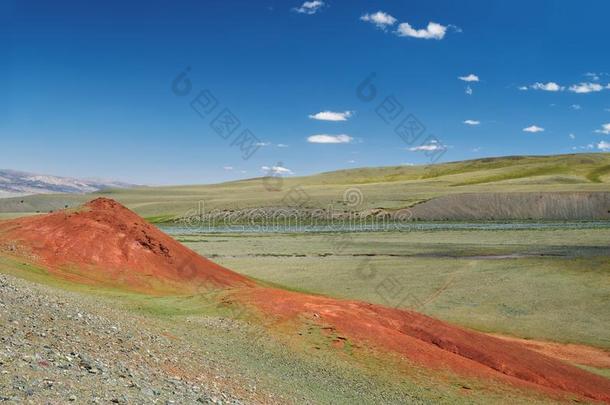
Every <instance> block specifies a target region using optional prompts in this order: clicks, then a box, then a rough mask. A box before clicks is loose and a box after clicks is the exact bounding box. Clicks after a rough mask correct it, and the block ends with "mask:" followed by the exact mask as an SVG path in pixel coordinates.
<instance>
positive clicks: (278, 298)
mask: <svg viewBox="0 0 610 405" xmlns="http://www.w3.org/2000/svg"><path fill="white" fill-rule="evenodd" d="M0 251H4V252H6V251H8V252H9V254H11V255H13V256H18V257H19V258H20V259H22V260H27V261H30V262H32V263H35V264H37V265H40V266H43V267H45V268H46V269H48V270H49V272H51V273H53V274H55V275H57V276H58V277H63V278H66V279H69V280H72V281H77V282H81V283H88V284H92V285H99V284H102V285H114V286H117V285H118V286H122V287H125V288H128V289H131V290H136V291H141V292H152V293H155V294H163V293H176V292H188V293H193V292H196V291H197V290H198V289H201V288H202V287H204V286H205V287H206V288H209V286H210V285H211V286H213V287H214V288H217V289H222V290H225V293H224V294H223V297H224V298H223V299H224V300H227V301H228V302H231V301H237V302H241V303H242V304H246V305H248V306H251V307H252V308H253V309H254V310H256V311H257V312H258V313H259V314H261V315H263V316H265V317H268V318H269V319H273V320H274V325H288V326H290V325H293V323H297V324H296V325H295V327H298V323H299V322H308V323H315V324H318V325H319V326H320V327H322V328H324V330H327V331H330V332H332V334H333V335H334V336H337V337H338V338H339V339H345V340H349V341H351V342H355V343H357V344H358V345H363V346H364V345H365V346H367V347H371V348H373V349H376V350H381V351H387V352H390V353H395V354H398V355H400V356H403V357H405V358H406V359H408V360H409V361H411V362H413V363H415V364H417V365H420V366H423V367H427V368H431V369H436V370H451V371H452V372H454V373H456V374H458V375H464V376H469V377H478V378H483V379H490V380H494V381H499V382H502V383H508V384H510V385H512V386H517V387H521V388H530V389H532V388H533V389H536V390H538V391H543V392H546V393H548V394H551V395H553V396H554V397H557V396H560V397H563V398H566V397H565V395H572V394H575V395H578V396H583V397H586V398H589V399H593V400H598V401H603V402H608V403H610V380H608V379H606V378H603V377H600V376H597V375H594V374H591V373H588V372H586V371H584V370H581V369H580V368H577V367H575V366H572V365H570V364H568V363H564V362H562V361H560V360H558V359H556V358H553V357H549V356H547V355H544V354H541V353H537V352H534V351H532V350H530V349H528V348H527V347H525V346H524V345H523V344H520V343H518V342H514V341H507V340H504V339H499V338H496V337H492V336H489V335H485V334H482V333H479V332H475V331H471V330H468V329H464V328H460V327H457V326H454V325H450V324H447V323H445V322H442V321H439V320H436V319H433V318H430V317H427V316H425V315H422V314H419V313H417V312H414V311H408V310H398V309H394V308H386V307H383V306H380V305H373V304H369V303H364V302H358V301H342V300H337V299H332V298H326V297H321V296H313V295H308V294H301V293H296V292H290V291H285V290H279V289H273V288H266V287H263V286H259V285H257V284H256V283H255V282H254V281H252V280H250V279H248V278H246V277H244V276H241V275H239V274H237V273H234V272H232V271H230V270H228V269H226V268H224V267H222V266H219V265H217V264H215V263H213V262H211V261H209V260H207V259H205V258H203V257H201V256H199V255H198V254H196V253H195V252H193V251H192V250H190V249H188V248H186V247H185V246H183V245H182V244H180V243H178V242H177V241H175V240H174V239H172V238H171V237H169V236H167V235H165V234H164V233H162V232H161V231H159V230H158V229H157V228H155V227H154V226H152V225H150V224H147V223H146V222H145V221H144V220H142V219H141V218H140V217H139V216H138V215H136V214H135V213H133V212H131V211H130V210H128V209H127V208H125V207H123V206H122V205H120V204H119V203H117V202H115V201H113V200H109V199H105V198H98V199H96V200H93V201H91V202H90V203H88V204H86V205H84V206H83V207H82V208H81V209H79V210H68V211H62V212H57V213H52V214H47V215H40V216H34V217H28V218H21V219H17V220H11V221H3V222H0Z"/></svg>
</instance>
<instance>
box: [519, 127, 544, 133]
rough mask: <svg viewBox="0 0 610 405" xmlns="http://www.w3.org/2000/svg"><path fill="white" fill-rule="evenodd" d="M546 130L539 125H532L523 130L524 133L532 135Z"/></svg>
mask: <svg viewBox="0 0 610 405" xmlns="http://www.w3.org/2000/svg"><path fill="white" fill-rule="evenodd" d="M543 131H544V128H542V127H539V126H537V125H531V126H529V127H527V128H523V132H531V133H536V132H543Z"/></svg>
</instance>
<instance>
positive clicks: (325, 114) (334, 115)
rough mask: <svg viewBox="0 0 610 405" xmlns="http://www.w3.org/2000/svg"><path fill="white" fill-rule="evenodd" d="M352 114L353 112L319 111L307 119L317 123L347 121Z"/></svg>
mask: <svg viewBox="0 0 610 405" xmlns="http://www.w3.org/2000/svg"><path fill="white" fill-rule="evenodd" d="M353 114H354V113H353V111H343V112H334V111H320V112H319V113H316V114H311V115H310V116H309V118H311V119H312V120H318V121H347V120H348V118H350V117H351V116H352V115H353Z"/></svg>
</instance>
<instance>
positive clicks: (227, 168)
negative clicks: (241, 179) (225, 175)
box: [222, 166, 233, 172]
mask: <svg viewBox="0 0 610 405" xmlns="http://www.w3.org/2000/svg"><path fill="white" fill-rule="evenodd" d="M222 168H223V169H224V170H226V171H228V172H230V171H231V170H233V166H223V167H222Z"/></svg>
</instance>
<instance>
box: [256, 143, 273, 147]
mask: <svg viewBox="0 0 610 405" xmlns="http://www.w3.org/2000/svg"><path fill="white" fill-rule="evenodd" d="M255 145H256V146H269V145H271V142H257V143H256V144H255Z"/></svg>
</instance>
